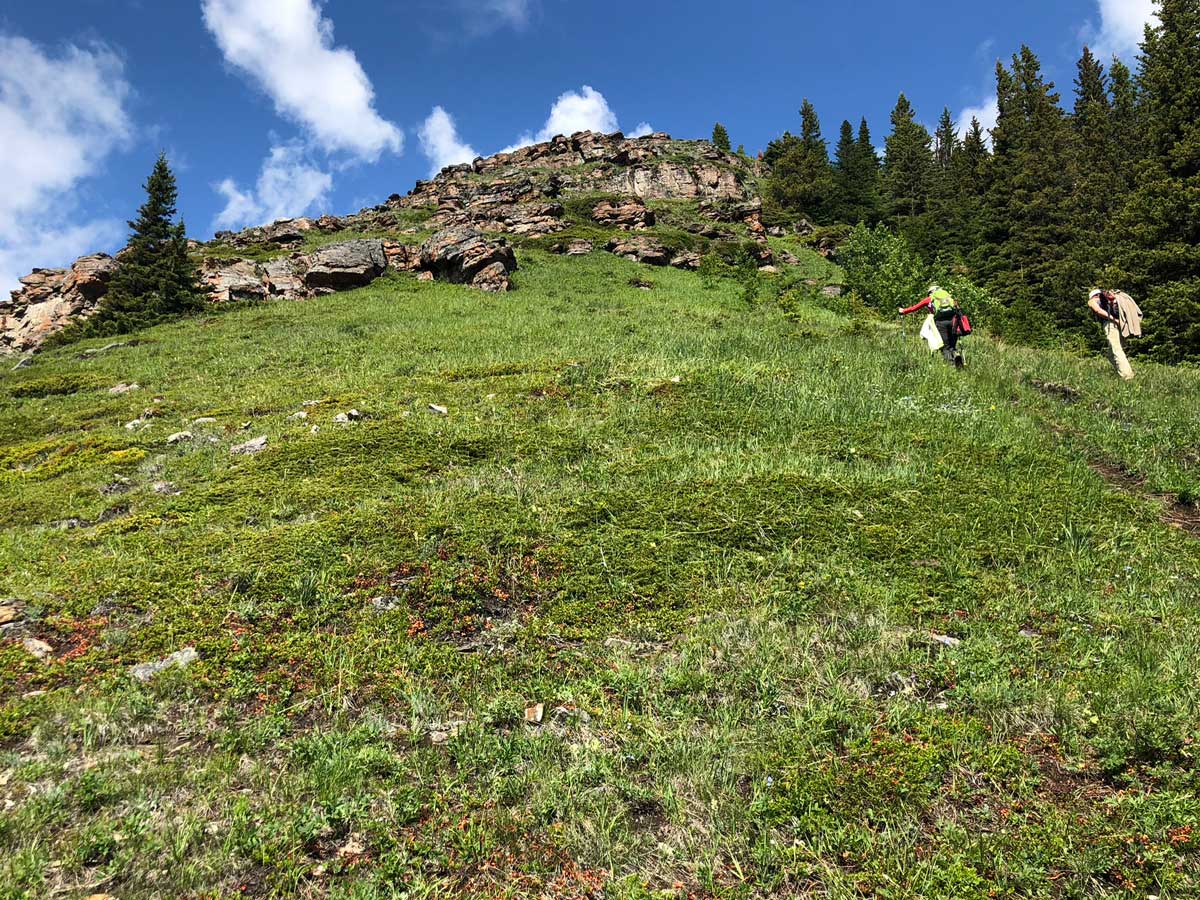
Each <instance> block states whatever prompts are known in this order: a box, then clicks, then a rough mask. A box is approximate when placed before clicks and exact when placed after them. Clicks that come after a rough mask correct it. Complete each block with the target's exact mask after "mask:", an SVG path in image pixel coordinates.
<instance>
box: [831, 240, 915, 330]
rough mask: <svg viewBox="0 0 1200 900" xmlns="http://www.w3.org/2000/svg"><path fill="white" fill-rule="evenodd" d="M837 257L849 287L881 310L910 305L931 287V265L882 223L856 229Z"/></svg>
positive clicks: (882, 311) (872, 306)
mask: <svg viewBox="0 0 1200 900" xmlns="http://www.w3.org/2000/svg"><path fill="white" fill-rule="evenodd" d="M838 259H839V261H840V262H841V264H842V267H843V268H844V269H845V271H846V288H847V290H849V291H850V292H852V293H853V294H855V295H857V296H858V298H859V299H860V300H861V301H862V302H863V304H864V305H866V306H867V307H869V308H871V309H875V310H878V311H879V312H881V313H885V314H887V313H894V311H895V309H896V307H897V306H909V305H911V304H912V303H914V302H915V301H917V300H919V299H920V298H921V297H924V296H925V291H926V289H927V288H928V287H929V281H930V277H931V273H930V271H929V267H928V266H926V265H925V263H924V262H923V261H922V259H921V258H920V257H919V256H918V255H917V254H916V253H915V252H913V250H912V248H911V247H909V245H908V242H907V241H905V240H904V238H902V237H900V236H899V235H897V234H893V233H892V232H891V231H890V230H889V229H887V228H886V227H884V226H882V225H880V226H877V227H875V228H868V227H867V226H865V225H859V226H858V227H857V228H855V229H854V231H853V233H852V234H851V235H850V237H849V238H848V239H847V240H846V242H845V243H843V244H842V246H841V249H840V250H839V251H838Z"/></svg>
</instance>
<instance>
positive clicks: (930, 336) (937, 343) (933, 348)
mask: <svg viewBox="0 0 1200 900" xmlns="http://www.w3.org/2000/svg"><path fill="white" fill-rule="evenodd" d="M921 337H922V338H923V339H924V340H925V343H927V344H928V345H929V351H930V352H931V353H936V352H937V351H939V350H941V349H942V348H943V347H944V346H946V342H945V341H943V340H942V334H941V332H940V331H938V329H937V323H936V322H934V321H933V316H926V317H925V324H924V325H922V326H921Z"/></svg>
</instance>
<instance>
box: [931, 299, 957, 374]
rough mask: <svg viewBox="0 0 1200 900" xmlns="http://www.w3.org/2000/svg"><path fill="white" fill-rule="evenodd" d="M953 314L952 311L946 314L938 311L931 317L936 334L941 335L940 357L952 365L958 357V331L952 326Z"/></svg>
mask: <svg viewBox="0 0 1200 900" xmlns="http://www.w3.org/2000/svg"><path fill="white" fill-rule="evenodd" d="M954 319H955V315H954V313H953V312H951V313H948V314H942V313H939V314H938V315H936V316H934V317H933V324H934V325H936V326H937V330H938V334H940V335H941V336H942V359H944V360H946V362H948V363H950V365H954V362H955V360H957V359H958V332H957V331H956V330H955V328H954Z"/></svg>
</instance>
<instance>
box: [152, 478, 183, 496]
mask: <svg viewBox="0 0 1200 900" xmlns="http://www.w3.org/2000/svg"><path fill="white" fill-rule="evenodd" d="M150 490H152V491H154V493H156V494H162V495H163V496H164V497H178V496H179V495H180V494H182V493H183V491H181V490H179V489H178V488H177V487H176V486H175V485H174V483H172V482H170V481H156V482H154V483H153V484H152V485H150Z"/></svg>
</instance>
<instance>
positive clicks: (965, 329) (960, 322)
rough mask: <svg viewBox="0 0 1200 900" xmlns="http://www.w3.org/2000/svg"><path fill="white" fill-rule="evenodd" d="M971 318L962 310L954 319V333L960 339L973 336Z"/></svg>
mask: <svg viewBox="0 0 1200 900" xmlns="http://www.w3.org/2000/svg"><path fill="white" fill-rule="evenodd" d="M971 331H972V329H971V318H970V317H969V316H968V315H967V314H966V313H965V312H963V311H962V310H959V311H958V314H957V315H956V316H955V317H954V333H955V334H957V335H958V336H959V337H966V336H967V335H969V334H971Z"/></svg>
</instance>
